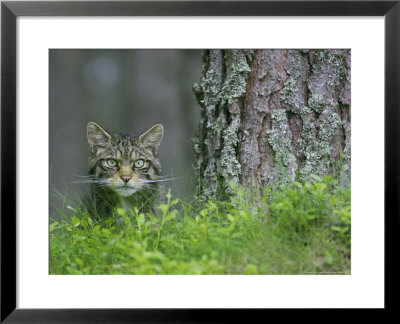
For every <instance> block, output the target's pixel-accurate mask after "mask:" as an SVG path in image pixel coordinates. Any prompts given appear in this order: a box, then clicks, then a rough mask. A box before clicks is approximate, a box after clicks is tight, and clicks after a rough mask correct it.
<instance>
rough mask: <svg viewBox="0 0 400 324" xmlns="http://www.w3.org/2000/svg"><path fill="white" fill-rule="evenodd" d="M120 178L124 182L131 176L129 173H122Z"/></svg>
mask: <svg viewBox="0 0 400 324" xmlns="http://www.w3.org/2000/svg"><path fill="white" fill-rule="evenodd" d="M120 178H121V179H122V180H123V181H124V182H125V183H126V182H128V181H129V180H131V179H132V176H130V175H129V174H124V175H122V176H120Z"/></svg>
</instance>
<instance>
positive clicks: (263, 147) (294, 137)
mask: <svg viewBox="0 0 400 324" xmlns="http://www.w3.org/2000/svg"><path fill="white" fill-rule="evenodd" d="M350 62H351V54H350V50H206V51H204V53H203V72H202V78H201V80H200V82H199V83H198V84H195V85H194V87H193V90H194V93H195V94H196V97H197V99H198V102H199V104H200V107H201V118H200V123H199V128H198V135H197V137H196V138H195V139H194V149H195V152H196V156H197V172H198V178H199V180H200V183H199V189H200V190H201V192H202V193H204V194H205V195H206V196H210V195H214V194H217V195H218V194H224V193H226V192H227V191H228V192H229V182H230V181H233V182H236V183H241V184H243V185H245V186H248V187H256V188H262V187H265V186H268V185H271V186H272V187H273V188H278V187H282V186H284V185H286V184H287V183H289V182H291V181H294V180H298V181H309V180H311V178H310V176H311V175H318V176H321V177H323V176H326V175H334V176H337V177H338V178H339V179H340V181H341V182H343V183H344V184H348V183H349V181H350V163H351V156H350V155H351V154H350V149H351V147H350V144H351V142H350V134H351V127H350V106H351V102H350V99H351V96H350Z"/></svg>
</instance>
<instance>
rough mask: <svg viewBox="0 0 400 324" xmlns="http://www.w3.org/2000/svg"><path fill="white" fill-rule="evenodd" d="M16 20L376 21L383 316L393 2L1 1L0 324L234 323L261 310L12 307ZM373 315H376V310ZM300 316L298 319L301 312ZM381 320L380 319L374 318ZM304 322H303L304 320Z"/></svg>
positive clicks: (390, 223)
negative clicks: (381, 95) (380, 79)
mask: <svg viewBox="0 0 400 324" xmlns="http://www.w3.org/2000/svg"><path fill="white" fill-rule="evenodd" d="M19 16H384V17H385V310H386V311H387V310H394V309H395V308H396V306H397V305H396V304H395V299H394V297H393V298H392V297H391V296H395V293H396V291H397V287H398V286H399V285H398V283H399V279H398V277H399V276H398V274H397V273H396V272H397V271H396V269H397V268H396V267H392V266H390V264H391V263H392V259H397V258H398V246H399V240H398V237H399V228H400V221H399V215H400V213H399V211H400V208H399V207H400V203H399V201H400V199H399V198H400V195H399V180H400V174H399V169H400V168H399V165H400V164H399V155H400V154H399V153H400V147H399V143H400V141H399V139H400V134H399V129H400V123H399V121H400V114H399V110H400V109H399V108H400V107H399V103H400V65H399V60H400V0H396V1H123V2H119V1H117V2H112V1H100V2H98V1H86V2H85V1H82V2H80V1H78V2H77V1H70V2H68V1H53V2H51V1H50V2H49V1H46V2H45V1H26V2H25V1H18V2H13V1H2V2H1V318H0V321H1V322H5V323H31V322H35V323H89V322H91V323H97V322H101V323H131V322H135V323H136V322H138V323H142V322H156V323H158V322H180V323H191V322H215V323H217V322H234V321H236V320H238V318H239V315H244V316H246V317H248V318H256V317H255V316H257V317H258V316H261V318H262V317H263V316H265V314H264V312H265V311H267V310H261V309H258V310H255V309H253V310H244V309H242V310H238V309H236V310H228V309H214V310H207V311H206V312H205V311H204V310H198V309H197V310H195V309H96V310H94V309H18V308H16V299H17V294H16V270H17V269H16V239H17V237H16V189H17V188H16V163H17V158H16V134H17V133H16V126H17V125H16V41H17V39H16V38H17V31H16V19H17V17H19ZM378 311H380V310H378ZM302 314H304V312H302ZM380 314H381V313H380ZM306 316H307V317H308V316H309V315H306Z"/></svg>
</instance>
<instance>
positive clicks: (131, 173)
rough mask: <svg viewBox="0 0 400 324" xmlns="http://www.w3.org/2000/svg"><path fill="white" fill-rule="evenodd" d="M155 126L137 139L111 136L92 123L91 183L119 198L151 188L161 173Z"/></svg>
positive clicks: (160, 134)
mask: <svg viewBox="0 0 400 324" xmlns="http://www.w3.org/2000/svg"><path fill="white" fill-rule="evenodd" d="M163 133H164V130H163V126H162V125H160V124H157V125H155V126H153V127H151V128H150V129H149V130H148V131H146V132H144V133H143V134H142V135H140V136H139V137H135V136H133V135H131V134H126V133H116V134H111V133H108V132H106V131H105V130H104V129H103V128H101V127H100V126H99V125H97V124H96V123H94V122H89V123H88V125H87V137H88V141H89V145H90V148H91V153H92V154H91V158H90V161H89V173H90V175H91V176H92V177H93V181H92V182H93V183H96V184H98V185H102V186H106V187H109V188H111V189H113V190H114V191H116V192H117V193H118V194H119V195H120V196H122V197H128V196H131V195H133V194H134V193H135V192H137V191H138V190H145V189H149V188H151V186H152V185H153V184H154V183H155V182H156V180H157V178H158V175H159V174H160V172H161V165H160V161H159V160H158V159H157V150H158V146H159V145H160V142H161V139H162V137H163Z"/></svg>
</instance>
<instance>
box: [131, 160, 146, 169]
mask: <svg viewBox="0 0 400 324" xmlns="http://www.w3.org/2000/svg"><path fill="white" fill-rule="evenodd" d="M133 165H134V167H135V168H141V167H143V165H144V160H142V159H140V160H136V161H135V162H133Z"/></svg>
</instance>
